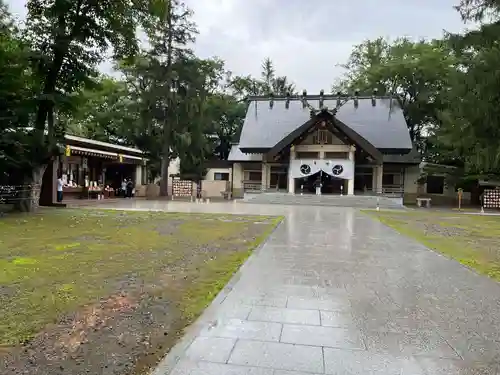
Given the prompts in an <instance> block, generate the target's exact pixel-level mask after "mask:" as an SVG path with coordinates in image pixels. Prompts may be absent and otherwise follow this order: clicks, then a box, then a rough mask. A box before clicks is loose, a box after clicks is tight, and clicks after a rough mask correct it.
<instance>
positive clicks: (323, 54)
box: [6, 0, 465, 93]
mask: <svg viewBox="0 0 500 375" xmlns="http://www.w3.org/2000/svg"><path fill="white" fill-rule="evenodd" d="M6 1H7V4H9V6H10V9H11V12H13V13H14V14H15V15H17V16H19V17H20V18H21V19H22V18H24V15H25V14H26V11H25V0H6ZM185 2H186V3H187V4H188V5H189V6H190V7H191V8H192V9H193V10H194V12H195V15H194V20H195V22H196V23H197V25H198V28H199V31H200V35H199V36H198V38H197V42H196V46H195V52H196V53H197V55H198V56H200V57H211V56H218V57H221V58H222V59H223V60H224V61H225V62H226V68H227V69H229V70H231V71H232V72H234V73H235V74H242V75H247V74H252V75H254V76H258V75H259V74H260V66H261V62H262V60H263V59H264V58H265V57H270V58H271V59H272V60H273V61H274V63H275V66H276V70H277V73H278V74H280V75H287V76H288V78H289V79H291V80H292V81H293V82H294V83H295V84H296V86H297V89H298V90H300V91H301V90H302V89H304V88H305V89H307V90H308V91H309V92H310V93H313V92H318V91H319V90H320V89H322V88H323V89H325V91H327V92H328V91H330V86H331V84H332V83H333V82H334V81H335V79H336V78H338V77H340V76H341V75H342V73H343V71H342V69H341V68H339V67H338V66H337V65H338V64H341V63H344V62H345V61H346V60H347V58H348V56H349V53H350V51H351V48H352V46H353V45H355V44H358V43H361V42H362V41H363V40H365V39H374V38H377V37H379V36H385V37H389V38H396V37H399V36H409V37H413V38H421V37H425V38H435V37H440V36H441V35H442V33H443V30H446V31H451V32H458V31H462V30H464V29H465V25H464V24H463V23H462V21H461V19H460V16H459V14H458V13H457V12H456V11H455V10H454V9H453V5H455V4H456V3H457V2H458V0H383V1H382V0H250V1H249V0H185ZM109 69H110V68H109V65H106V64H105V65H104V67H103V70H104V71H107V72H109Z"/></svg>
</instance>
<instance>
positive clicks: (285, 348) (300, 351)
mask: <svg viewBox="0 0 500 375" xmlns="http://www.w3.org/2000/svg"><path fill="white" fill-rule="evenodd" d="M229 363H232V364H239V365H246V366H255V367H265V368H272V369H276V370H297V371H304V372H313V373H314V372H316V373H323V372H324V369H323V351H322V348H319V347H312V346H303V345H292V344H282V343H271V342H258V341H244V340H239V341H238V342H237V343H236V346H235V348H234V350H233V353H232V354H231V357H230V358H229Z"/></svg>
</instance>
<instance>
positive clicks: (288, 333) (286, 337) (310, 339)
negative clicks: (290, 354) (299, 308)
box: [280, 324, 365, 350]
mask: <svg viewBox="0 0 500 375" xmlns="http://www.w3.org/2000/svg"><path fill="white" fill-rule="evenodd" d="M280 341H281V342H286V343H290V344H301V345H313V346H325V347H331V348H344V349H355V350H356V349H357V350H363V349H365V345H364V344H363V340H362V339H361V333H360V331H359V330H357V329H356V328H353V329H346V328H334V327H320V326H305V325H290V324H285V325H283V333H282V334H281V340H280Z"/></svg>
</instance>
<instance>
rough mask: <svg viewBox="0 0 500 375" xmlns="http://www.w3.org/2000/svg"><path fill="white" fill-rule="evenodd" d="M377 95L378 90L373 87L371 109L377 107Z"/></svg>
mask: <svg viewBox="0 0 500 375" xmlns="http://www.w3.org/2000/svg"><path fill="white" fill-rule="evenodd" d="M377 94H378V89H377V88H376V87H375V88H374V89H373V95H372V107H375V106H376V105H377Z"/></svg>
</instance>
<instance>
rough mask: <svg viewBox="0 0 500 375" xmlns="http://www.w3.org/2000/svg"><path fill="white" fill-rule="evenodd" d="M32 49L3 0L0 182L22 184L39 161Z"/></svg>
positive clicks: (0, 12)
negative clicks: (35, 143)
mask: <svg viewBox="0 0 500 375" xmlns="http://www.w3.org/2000/svg"><path fill="white" fill-rule="evenodd" d="M29 57H30V51H29V48H28V46H27V44H26V43H25V42H24V41H23V40H22V38H21V35H20V33H19V30H17V29H16V27H15V26H14V24H13V21H12V19H11V17H10V14H9V13H8V11H7V8H6V6H5V4H4V3H3V2H2V1H0V83H1V84H0V119H1V121H0V183H10V184H16V185H17V184H20V183H22V181H23V176H24V174H25V172H26V171H29V170H30V169H31V168H32V166H33V164H34V162H35V161H36V158H35V157H36V155H35V152H36V149H35V148H33V147H31V143H30V142H31V141H32V139H31V138H32V136H31V134H30V126H31V119H32V115H33V111H34V109H35V106H34V105H35V100H34V99H35V92H36V86H35V85H34V82H33V77H32V72H31V69H30V62H29Z"/></svg>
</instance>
